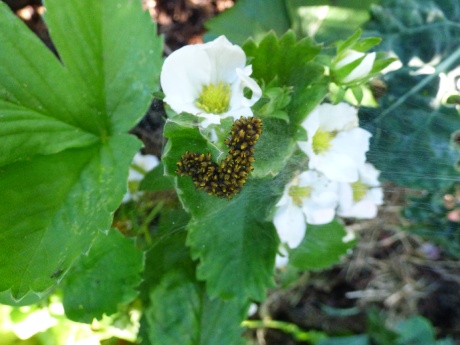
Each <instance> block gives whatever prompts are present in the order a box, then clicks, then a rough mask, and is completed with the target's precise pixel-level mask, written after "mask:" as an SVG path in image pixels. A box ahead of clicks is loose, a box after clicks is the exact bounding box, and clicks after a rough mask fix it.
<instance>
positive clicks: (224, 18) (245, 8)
mask: <svg viewBox="0 0 460 345" xmlns="http://www.w3.org/2000/svg"><path fill="white" fill-rule="evenodd" d="M205 26H206V28H207V29H208V33H207V34H205V36H204V39H205V41H212V40H213V39H215V38H217V37H218V36H220V35H225V36H226V37H227V38H228V39H229V40H230V41H232V42H233V43H235V44H240V45H241V44H243V42H244V41H246V40H247V39H248V38H250V37H252V38H253V39H255V40H256V41H259V40H260V39H261V38H262V37H264V36H265V34H267V33H268V32H269V31H272V30H273V31H274V32H276V33H277V34H278V35H282V34H284V33H285V32H286V31H287V30H288V29H289V27H290V21H289V17H288V13H287V11H286V5H285V0H270V1H264V0H240V1H238V2H237V3H236V4H235V5H234V6H233V7H232V8H230V9H228V10H226V11H224V12H223V13H221V14H220V15H218V16H217V17H215V18H212V19H210V20H208V21H207V22H206V23H205Z"/></svg>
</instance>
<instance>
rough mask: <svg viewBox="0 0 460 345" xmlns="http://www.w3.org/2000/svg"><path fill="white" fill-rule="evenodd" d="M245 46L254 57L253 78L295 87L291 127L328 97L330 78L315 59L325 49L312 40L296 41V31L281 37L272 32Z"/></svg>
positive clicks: (289, 110)
mask: <svg viewBox="0 0 460 345" xmlns="http://www.w3.org/2000/svg"><path fill="white" fill-rule="evenodd" d="M243 49H244V51H245V53H246V55H247V56H248V57H249V58H251V60H250V61H251V64H252V67H253V73H252V77H253V78H255V79H256V80H258V81H259V83H261V84H262V83H265V84H268V83H270V82H272V81H273V83H274V84H278V86H281V87H292V88H293V90H294V92H295V97H292V100H291V102H290V104H289V105H288V106H287V107H286V112H287V113H288V114H289V117H290V123H289V125H290V128H291V129H293V128H295V127H296V126H297V125H298V124H300V123H301V122H302V120H303V119H305V117H306V116H307V115H308V113H310V111H312V110H313V109H314V108H315V107H316V106H317V105H318V104H319V103H320V102H321V101H322V100H323V99H324V97H325V96H326V94H327V92H328V79H327V78H325V77H324V67H323V66H322V65H320V64H319V63H317V62H314V61H312V60H313V59H314V58H315V57H316V56H317V55H318V53H319V52H320V51H321V47H320V46H318V45H315V44H314V43H313V41H312V40H311V39H303V40H300V41H297V40H296V37H295V35H294V33H293V32H292V31H290V32H288V33H286V34H285V35H283V36H282V37H281V38H277V37H276V35H275V34H273V33H270V34H268V35H266V36H265V37H264V39H263V40H262V41H261V42H260V43H259V44H256V43H255V42H254V41H248V42H246V43H245V44H244V46H243Z"/></svg>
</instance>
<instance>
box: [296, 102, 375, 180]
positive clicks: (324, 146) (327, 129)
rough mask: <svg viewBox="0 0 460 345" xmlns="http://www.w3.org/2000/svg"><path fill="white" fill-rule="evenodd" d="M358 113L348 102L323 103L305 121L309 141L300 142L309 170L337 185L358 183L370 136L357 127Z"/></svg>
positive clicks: (303, 124)
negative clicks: (340, 183) (337, 183)
mask: <svg viewBox="0 0 460 345" xmlns="http://www.w3.org/2000/svg"><path fill="white" fill-rule="evenodd" d="M357 113H358V111H357V109H356V108H354V107H352V106H351V105H349V104H347V103H339V104H337V105H332V104H321V105H319V106H318V107H316V108H315V109H314V110H313V111H312V112H311V113H310V114H309V115H308V117H307V118H306V119H305V120H304V121H303V123H302V126H303V127H304V128H305V130H306V131H307V135H308V139H307V141H299V142H297V143H298V145H299V147H300V149H301V150H302V151H303V152H305V153H306V154H307V156H308V158H309V163H308V167H309V168H310V169H314V170H317V171H319V172H321V173H323V174H324V175H325V176H326V177H327V178H328V179H330V180H332V181H337V182H355V181H357V180H358V168H359V167H361V166H362V165H363V164H364V162H365V161H366V152H367V151H368V150H369V139H370V137H371V134H370V133H369V132H368V131H366V130H364V129H362V128H359V127H358V114H357Z"/></svg>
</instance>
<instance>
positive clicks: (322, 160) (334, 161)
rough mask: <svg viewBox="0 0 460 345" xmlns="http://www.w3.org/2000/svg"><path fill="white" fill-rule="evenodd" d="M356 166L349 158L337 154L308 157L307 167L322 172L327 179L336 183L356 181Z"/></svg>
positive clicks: (328, 153) (330, 153)
mask: <svg viewBox="0 0 460 345" xmlns="http://www.w3.org/2000/svg"><path fill="white" fill-rule="evenodd" d="M358 166H359V164H357V163H356V162H355V161H354V160H353V159H352V158H351V157H349V156H348V155H344V154H342V153H337V152H327V153H326V154H324V155H318V156H313V157H310V161H309V163H308V167H309V168H310V169H316V170H318V171H320V172H322V173H323V174H324V175H325V176H326V177H327V178H328V179H330V180H332V181H337V182H355V181H357V180H358Z"/></svg>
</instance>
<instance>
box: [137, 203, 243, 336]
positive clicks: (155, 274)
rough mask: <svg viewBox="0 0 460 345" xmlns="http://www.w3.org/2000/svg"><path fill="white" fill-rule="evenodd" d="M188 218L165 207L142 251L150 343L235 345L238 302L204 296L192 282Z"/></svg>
mask: <svg viewBox="0 0 460 345" xmlns="http://www.w3.org/2000/svg"><path fill="white" fill-rule="evenodd" d="M189 219H190V217H189V216H188V215H187V214H186V213H185V212H184V211H183V210H182V209H180V210H174V209H172V210H166V211H164V212H163V213H162V214H161V216H160V224H159V226H158V232H157V234H156V235H155V236H154V237H153V238H152V241H153V244H152V247H151V248H150V250H149V251H148V252H147V255H146V268H145V271H144V282H143V283H142V286H141V291H142V296H143V303H144V305H145V306H146V311H145V315H146V319H147V323H148V327H144V329H145V332H146V333H147V334H148V336H149V339H150V344H152V345H157V344H158V345H163V344H190V345H208V344H209V345H214V344H222V345H225V344H229V345H233V344H237V343H239V341H240V334H241V327H240V323H241V321H242V320H243V318H244V317H245V314H244V313H243V310H244V309H245V308H244V307H243V308H242V307H238V305H239V304H238V303H235V302H236V301H228V302H224V301H222V300H220V299H218V298H215V299H212V300H211V299H210V298H209V297H208V296H207V294H206V290H205V285H204V284H203V283H202V282H198V281H196V278H195V263H194V262H193V261H192V259H191V258H190V252H189V249H188V248H187V247H186V246H185V241H186V231H185V226H186V224H187V222H188V221H189Z"/></svg>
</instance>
